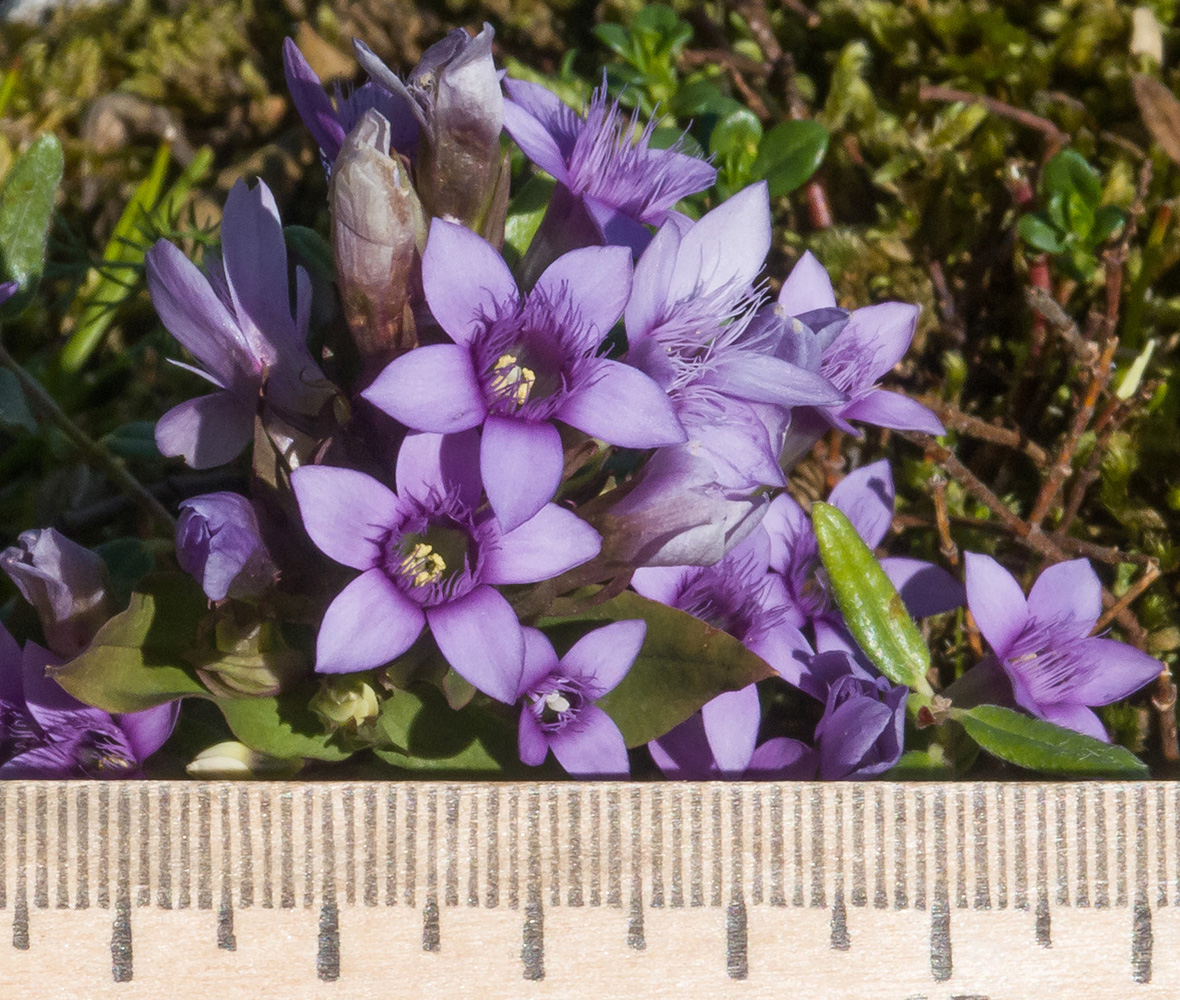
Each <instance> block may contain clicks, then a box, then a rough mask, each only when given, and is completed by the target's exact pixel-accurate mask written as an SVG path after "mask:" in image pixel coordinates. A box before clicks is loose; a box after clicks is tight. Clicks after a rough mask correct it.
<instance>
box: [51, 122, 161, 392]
mask: <svg viewBox="0 0 1180 1000" xmlns="http://www.w3.org/2000/svg"><path fill="white" fill-rule="evenodd" d="M171 156H172V148H171V146H170V144H169V143H167V142H162V143H160V146H159V148H158V149H157V150H156V157H155V159H154V160H153V161H152V166H151V169H150V170H149V171H148V175H147V177H145V178H144V179H143V180H142V181H141V182H140V183H139V186H138V187H137V188H136V189H135V193H134V194H133V195H132V196H131V200H130V201H128V202H127V205H126V206H125V207H124V209H123V213H122V215H120V216H119V221H118V222H116V223H115V228H114V230H113V231H112V233H111V238H110V240H108V241H107V245H106V248H105V249H104V250H103V254H102V260H103V263H102V267H101V268H92V269H91V271H90V273H89V275H88V276H87V284H86V286H85V289H84V290H83V292H82V294H80V295H79V296H78V298H77V299H75V301H74V302H73V303H72V305H71V309H70V311H71V312H72V313H74V314H75V315H76V316H77V327H76V329H75V330H74V332H73V333H72V334H70V339H69V340H67V341H66V345H65V347H63V348H62V352H61V367H62V370H63V371H67V372H76V371H80V370H81V368H82V367H83V366H84V365H85V364H86V362H87V361H88V360H89V358H90V356H91V355H92V354H93V353H94V352H95V350H97V349H98V345H99V344H101V343H102V338H103V337H104V335H105V334H106V332H107V329H108V328H109V327H110V325H111V323H112V322H114V319H115V315H116V313H117V312H118V309H119V306H120V305H122V304H123V302H124V301H125V300H126V299H127V298H128V297H129V296H130V295H131V293H132V292H134V291H135V290H136V289H137V288H138V287H139V282H140V275H141V272H140V266H141V265H142V264H143V260H144V255H145V254H146V253H147V249H148V248H147V240H146V235H147V234H146V233H145V228H146V227H147V226H148V220H149V219H150V218H151V215H152V212H153V211H154V209H155V207H156V204H157V203H158V202H159V200H160V192H161V191H162V190H163V188H164V178H165V176H166V175H167V172H168V164H169V163H170V162H171Z"/></svg>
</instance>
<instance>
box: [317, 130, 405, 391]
mask: <svg viewBox="0 0 1180 1000" xmlns="http://www.w3.org/2000/svg"><path fill="white" fill-rule="evenodd" d="M389 143H390V132H389V122H388V121H386V120H385V118H383V117H382V116H381V115H380V114H378V113H377V112H376V111H367V112H365V114H364V116H363V117H362V118H361V120H360V121H359V122H358V123H357V125H356V127H355V128H354V129H353V130H352V131H351V132H350V133H349V135H348V138H347V139H346V140H345V141H344V145H343V146H342V147H341V152H340V155H339V157H338V158H337V161H336V169H335V171H334V172H333V174H332V181H331V185H330V187H329V189H328V203H329V205H330V206H331V209H332V250H333V253H334V257H335V261H336V275H337V285H338V287H339V289H340V300H341V302H342V304H343V306H344V318H345V320H346V321H347V322H348V328H349V331H350V332H351V333H352V339H353V342H354V343H355V344H356V346H357V349H358V350H359V351H360V354H361V357H362V358H363V359H364V361H365V363H366V365H367V366H369V368H370V370H371V371H375V370H376V369H377V367H379V366H380V365H384V364H385V363H386V362H388V361H389V360H390V358H392V357H394V356H395V355H397V354H400V353H401V352H403V351H406V350H409V349H410V348H412V347H414V346H415V344H416V343H417V333H416V329H415V325H414V316H413V312H412V309H411V307H410V293H411V288H412V287H414V286H416V285H418V284H419V283H420V281H419V278H418V275H419V273H420V264H419V260H420V258H419V254H420V253H421V251H422V250H424V249H425V248H426V218H425V215H424V213H423V210H422V204H421V202H419V200H418V195H417V194H416V193H415V191H414V188H413V186H412V185H411V184H410V178H409V175H408V173H407V171H406V168H405V165H404V163H403V162H402V161H400V160H399V159H398V158H397V155H396V154H394V155H392V156H391V155H390V145H389ZM411 279H413V280H411Z"/></svg>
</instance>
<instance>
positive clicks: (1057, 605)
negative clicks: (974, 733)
mask: <svg viewBox="0 0 1180 1000" xmlns="http://www.w3.org/2000/svg"><path fill="white" fill-rule="evenodd" d="M966 564H967V606H968V607H969V608H970V609H971V614H972V615H973V616H974V617H975V623H976V624H977V625H978V626H979V631H980V632H982V633H983V637H984V638H985V639H987V641H988V645H990V646H991V648H992V651H993V652H994V653H995V655H996V659H997V660H998V661H999V664H1000V666H1001V667H1002V668H1003V670H1004V673H1005V674H1007V675H1008V679H1009V680H1010V681H1011V682H1012V694H1013V696H1014V697H1015V699H1016V703H1017V704H1018V705H1020V707H1021V708H1023V709H1025V710H1026V711H1028V712H1030V713H1031V714H1033V715H1035V716H1037V717H1038V718H1041V719H1045V720H1046V721H1048V722H1054V723H1056V724H1057V725H1059V726H1065V727H1066V728H1068V729H1074V730H1077V731H1078V732H1079V733H1085V734H1086V735H1088V736H1093V737H1095V738H1096V739H1100V740H1106V741H1108V742H1109V739H1110V738H1109V737H1108V736H1107V735H1106V729H1105V728H1104V727H1103V725H1102V721H1101V720H1100V719H1099V718H1098V716H1097V715H1095V714H1094V712H1093V711H1091V709H1090V707H1089V706H1093V705H1109V704H1110V703H1111V702H1115V701H1118V700H1119V699H1120V698H1125V697H1127V695H1129V694H1132V693H1134V692H1135V691H1138V690H1139V689H1140V688H1141V687H1143V685H1145V684H1147V683H1148V682H1149V681H1151V680H1154V679H1155V678H1156V677H1157V676H1158V675H1159V673H1160V672H1161V671H1162V670H1163V669H1164V666H1163V664H1162V663H1160V662H1159V661H1158V660H1155V659H1152V658H1151V657H1150V656H1148V655H1147V654H1146V653H1142V652H1140V651H1139V650H1137V649H1135V648H1133V647H1131V646H1127V645H1125V644H1123V643H1121V642H1115V641H1114V640H1113V639H1102V638H1099V637H1097V636H1091V635H1090V633H1091V632H1092V631H1094V626H1095V624H1096V623H1097V621H1098V617H1099V615H1101V614H1102V584H1101V583H1100V582H1099V580H1098V576H1097V574H1096V573H1095V572H1094V570H1093V568H1092V567H1091V566H1090V563H1089V561H1088V560H1086V559H1074V560H1070V561H1069V562H1062V563H1058V564H1057V565H1055V566H1050V567H1048V568H1047V569H1045V570H1044V571H1043V572H1042V573H1041V575H1040V576H1039V577H1037V580H1036V583H1034V584H1033V586H1032V589H1031V590H1030V591H1029V593H1028V599H1027V600H1026V599H1025V596H1024V594H1023V592H1022V591H1021V589H1020V584H1018V583H1017V582H1016V580H1015V579H1014V578H1013V577H1012V574H1010V573H1009V572H1008V571H1007V570H1006V569H1004V567H1002V566H1001V565H1000V564H999V563H998V562H996V561H995V560H994V559H992V558H991V556H984V555H978V554H976V553H974V552H968V553H967V554H966Z"/></svg>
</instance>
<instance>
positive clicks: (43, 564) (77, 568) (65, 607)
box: [0, 528, 117, 658]
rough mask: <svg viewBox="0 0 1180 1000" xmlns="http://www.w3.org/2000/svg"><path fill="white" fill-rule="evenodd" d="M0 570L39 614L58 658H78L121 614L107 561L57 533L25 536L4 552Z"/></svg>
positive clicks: (46, 530)
mask: <svg viewBox="0 0 1180 1000" xmlns="http://www.w3.org/2000/svg"><path fill="white" fill-rule="evenodd" d="M0 567H3V569H4V572H5V573H7V574H8V576H9V577H10V578H11V580H12V582H13V583H15V584H16V587H17V589H18V590H19V591H20V592H21V594H22V595H23V596H24V598H25V600H26V601H28V602H29V603H30V604H31V605H33V607H34V608H35V609H36V610H37V617H38V618H39V619H40V620H41V631H42V632H43V633H44V635H45V641H46V642H47V643H48V644H49V648H50V649H52V650H53V652H55V653H56V654H57V655H58V656H64V657H67V658H68V657H73V656H77V655H78V654H79V653H80V652H82V650H83V649H85V648H86V647H87V646H88V645H90V640H91V639H93V638H94V633H95V632H97V631H98V630H99V628H100V627H101V626H102V625H103V623H104V622H106V620H107V619H108V618H110V617H111V615H113V614H114V613H115V611H116V610H117V608H116V607H115V606H114V598H113V596H112V595H111V594H110V577H109V575H108V574H107V568H106V564H105V563H104V562H103V561H102V557H101V556H100V555H99V554H98V553H97V552H92V551H91V550H90V549H87V548H83V547H82V546H81V545H79V544H78V543H77V542H72V541H70V539H68V538H66V537H65V536H64V535H61V534H59V533H58V532H57V531H56V530H54V529H53V528H41V529H37V530H33V531H22V532H21V534H20V536H19V537H18V538H17V544H16V545H13V546H10V547H9V548H7V549H5V550H4V551H3V552H0Z"/></svg>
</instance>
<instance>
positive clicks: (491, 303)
mask: <svg viewBox="0 0 1180 1000" xmlns="http://www.w3.org/2000/svg"><path fill="white" fill-rule="evenodd" d="M422 279H423V285H424V287H425V291H426V300H427V302H428V303H429V305H430V309H431V312H432V313H433V314H434V316H435V318H436V319H437V320H438V322H439V324H440V325H441V326H442V328H443V329H444V330H445V331H446V332H447V333H448V334H449V335H450V337H451V339H452V340H453V341H454V343H450V344H434V345H429V346H425V347H418V348H416V349H415V350H412V351H409V352H408V353H406V354H403V355H402V356H401V357H399V358H396V359H395V360H394V361H392V362H391V363H390V364H389V366H388V367H387V368H386V369H385V370H384V371H383V372H382V373H381V374H380V375H379V376H378V377H377V379H376V380H375V381H374V382H373V384H372V385H370V386H369V388H368V389H366V390H365V391H364V392H363V393H362V395H363V396H364V397H365V398H366V399H367V400H369V402H371V403H373V404H374V405H376V406H377V407H379V408H380V409H382V410H384V411H385V412H386V413H388V414H389V415H390V416H392V417H394V418H395V419H397V420H399V421H401V422H402V423H403V424H405V425H406V426H407V427H411V428H413V429H415V430H422V431H434V432H438V433H454V432H457V431H463V430H468V429H470V428H474V427H482V433H481V437H480V457H479V467H480V472H481V475H482V479H483V486H484V489H485V490H487V494H488V501H489V502H490V503H491V505H492V509H493V510H494V511H495V512H496V516H497V517H498V518H499V519H500V521H501V523H502V524H503V526H504V529H505V530H507V531H511V530H512V529H514V528H516V527H517V526H519V525H521V524H523V523H524V522H525V521H527V520H528V519H529V518H530V517H532V516H533V515H534V514H535V513H536V512H537V511H539V510H540V509H541V508H542V507H543V506H544V505H545V504H546V503H547V502H548V501H549V500H550V499H551V498H552V497H553V495H554V493H555V492H556V491H557V487H558V485H559V484H560V482H561V474H562V468H563V464H564V452H563V448H562V443H561V435H560V432H559V431H558V428H557V427H556V426H555V424H554V421H555V420H560V421H562V422H563V423H566V424H569V425H570V426H571V427H574V428H577V429H578V430H580V431H582V432H584V433H586V434H589V435H590V436H591V437H595V438H600V439H601V440H603V441H606V442H607V443H608V444H612V445H618V446H620V447H625V448H654V447H658V446H660V445H666V444H673V443H676V442H679V441H683V440H684V431H683V430H682V429H681V427H680V424H679V422H678V421H677V420H676V417H675V415H674V414H673V412H672V405H671V403H670V402H669V401H668V398H667V396H666V395H665V394H664V393H663V392H662V391H661V390H660V388H659V386H657V385H656V384H655V383H653V382H652V381H651V380H650V379H649V378H647V376H645V375H644V374H643V373H642V372H640V371H638V370H636V369H635V368H632V367H630V366H629V365H626V364H623V363H622V362H619V361H612V360H610V359H608V358H604V357H599V356H598V349H599V347H600V346H601V344H602V341H603V339H604V338H605V337H606V335H607V333H609V331H610V328H611V327H612V326H613V325H614V323H615V320H617V319H618V317H619V315H620V314H621V313H622V311H623V306H624V304H625V303H626V301H627V295H628V293H629V291H630V288H631V259H630V255H629V254H628V252H627V251H626V250H624V249H622V248H621V247H588V248H585V249H582V250H575V251H572V252H571V253H568V254H566V255H565V256H563V257H560V258H558V260H556V261H555V262H554V263H553V264H551V265H550V266H549V267H548V268H547V269H546V271H545V273H544V274H542V275H541V277H540V279H539V280H538V281H537V284H536V286H535V287H534V288H533V290H532V292H531V293H530V294H529V295H528V296H527V297H524V296H521V294H520V293H519V292H518V291H517V288H516V282H515V280H514V279H513V277H512V273H511V271H509V270H508V265H507V264H505V263H504V260H503V259H502V258H501V257H500V255H499V254H498V253H496V251H495V250H494V249H492V247H491V246H490V245H489V244H488V243H487V242H486V241H485V240H483V239H481V238H480V237H479V236H477V235H475V234H474V233H472V232H471V231H470V230H467V229H465V228H463V227H462V226H458V225H455V224H453V223H449V222H444V221H442V220H440V219H436V220H434V222H433V224H432V225H431V229H430V237H429V240H428V242H427V245H426V253H425V255H424V257H423V261H422Z"/></svg>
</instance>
